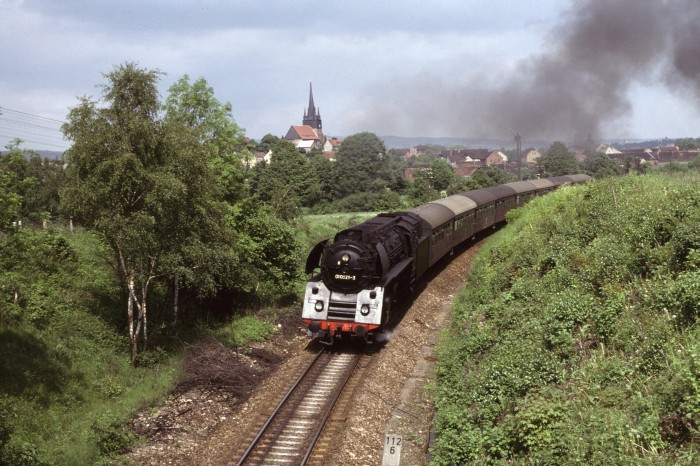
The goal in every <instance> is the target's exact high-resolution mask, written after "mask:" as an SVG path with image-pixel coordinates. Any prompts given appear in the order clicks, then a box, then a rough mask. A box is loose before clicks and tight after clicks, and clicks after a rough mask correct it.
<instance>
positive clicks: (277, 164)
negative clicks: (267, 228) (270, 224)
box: [253, 140, 318, 220]
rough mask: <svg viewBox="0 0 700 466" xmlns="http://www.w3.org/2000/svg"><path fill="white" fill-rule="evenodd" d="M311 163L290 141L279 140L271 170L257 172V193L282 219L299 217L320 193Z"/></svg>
mask: <svg viewBox="0 0 700 466" xmlns="http://www.w3.org/2000/svg"><path fill="white" fill-rule="evenodd" d="M309 168H310V166H309V162H308V159H307V158H306V156H305V155H303V154H301V153H300V152H299V151H298V150H297V149H296V147H294V144H292V143H291V142H290V141H286V140H279V141H278V142H277V143H276V144H275V145H274V146H273V148H272V158H271V160H270V165H269V167H264V168H263V167H261V168H259V169H257V170H256V171H255V173H256V175H257V177H256V179H255V181H254V183H253V185H254V191H253V192H254V194H256V195H257V196H258V197H259V198H260V199H261V200H263V201H265V202H266V203H267V204H269V205H270V206H271V207H272V211H273V212H274V213H275V215H277V216H278V217H279V218H282V219H285V220H289V219H292V218H294V217H296V216H298V215H299V212H300V211H299V209H300V208H301V206H302V205H309V204H310V202H311V201H312V200H313V199H314V197H315V196H316V195H317V193H318V180H316V179H315V178H314V177H313V173H312V172H311V171H310V170H309Z"/></svg>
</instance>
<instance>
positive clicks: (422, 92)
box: [363, 0, 700, 141]
mask: <svg viewBox="0 0 700 466" xmlns="http://www.w3.org/2000/svg"><path fill="white" fill-rule="evenodd" d="M547 37H548V39H549V40H548V42H549V44H550V45H549V46H548V48H547V50H546V52H544V53H542V54H541V55H537V56H531V57H528V58H527V59H525V60H522V61H521V62H520V63H518V64H517V65H516V66H514V67H512V68H510V69H503V68H502V65H501V64H499V63H498V62H497V60H496V58H497V57H494V58H495V59H494V64H493V65H492V66H490V67H489V69H485V70H471V69H469V68H468V65H469V64H468V63H465V64H464V70H463V71H460V70H458V71H457V72H454V71H453V72H450V73H449V75H447V76H445V75H438V74H430V75H427V74H426V75H422V76H418V77H413V78H410V79H406V78H405V77H403V76H402V77H400V78H396V79H394V80H393V81H394V82H392V83H391V84H387V85H386V86H383V85H380V86H377V87H375V88H374V91H375V93H374V94H373V95H372V94H370V95H369V101H368V102H366V106H365V108H366V109H367V112H366V114H365V115H363V118H364V119H365V121H364V124H365V125H366V126H367V127H378V128H382V131H385V132H386V133H384V134H396V133H399V134H405V133H406V132H407V131H410V132H411V133H413V134H418V135H425V134H426V132H429V133H431V134H439V135H445V136H448V135H449V136H461V137H497V138H501V139H503V136H504V133H505V134H508V128H509V127H512V128H514V129H516V130H517V131H519V132H520V134H522V135H524V136H525V137H526V138H527V139H529V140H534V139H546V140H554V139H559V140H569V141H584V140H585V139H586V138H587V137H588V136H589V135H592V136H593V137H594V138H596V137H599V136H600V135H601V133H602V131H601V130H602V129H605V130H606V131H605V133H607V134H610V133H611V132H614V131H615V130H624V125H625V117H627V116H629V115H630V113H631V111H632V102H631V101H630V97H629V91H630V88H631V86H632V85H633V84H635V83H641V84H650V83H664V84H665V85H667V86H668V87H669V88H670V89H672V90H673V91H674V92H681V93H683V94H684V96H686V97H687V98H688V99H689V101H690V102H691V103H692V104H694V105H695V106H696V108H698V109H700V1H699V0H584V1H576V2H573V3H572V6H571V9H570V10H568V11H567V12H566V13H565V14H564V16H563V17H562V19H561V21H560V22H559V24H557V25H555V26H554V27H553V28H552V30H551V31H549V33H548V36H547ZM387 122H391V127H387ZM392 131H393V132H392Z"/></svg>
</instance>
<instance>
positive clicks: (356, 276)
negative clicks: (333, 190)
mask: <svg viewBox="0 0 700 466" xmlns="http://www.w3.org/2000/svg"><path fill="white" fill-rule="evenodd" d="M589 180H591V177H590V176H588V175H584V174H576V175H566V176H557V177H552V178H541V179H534V180H527V181H516V182H513V183H508V184H503V185H498V186H492V187H489V188H483V189H476V190H473V191H466V192H461V193H458V194H454V195H452V196H448V197H444V198H441V199H438V200H435V201H432V202H428V203H427V204H423V205H420V206H418V207H415V208H413V209H410V210H406V211H401V212H392V213H382V214H379V215H377V216H376V217H373V218H371V219H369V220H367V221H365V222H363V223H360V224H358V225H356V226H353V227H351V228H348V229H346V230H342V231H340V232H338V233H337V234H336V235H335V237H334V238H333V240H332V241H330V240H329V239H326V240H323V241H321V242H319V243H318V244H317V245H316V246H315V247H314V248H313V249H312V250H311V252H310V253H309V255H308V257H307V260H306V273H307V274H308V275H309V276H310V278H309V280H308V282H307V284H306V290H305V293H304V302H303V309H302V320H303V322H304V323H305V324H306V325H308V331H307V333H308V335H309V337H312V338H318V340H319V341H320V342H322V343H325V344H333V343H334V342H335V341H336V340H338V339H342V338H343V337H350V338H351V339H363V340H366V341H381V340H384V339H385V338H386V330H387V324H388V323H389V322H390V319H391V318H392V307H393V306H394V305H395V304H396V303H398V302H400V301H401V300H402V299H404V298H405V297H406V296H409V295H411V294H412V293H413V292H414V291H415V290H416V287H417V286H419V285H420V284H421V281H422V280H423V279H424V278H425V274H426V272H428V271H429V270H430V269H431V267H433V266H434V265H435V264H436V263H438V262H439V261H440V260H441V259H443V258H444V257H445V256H447V255H449V254H450V253H451V252H452V251H453V250H454V249H455V248H456V247H458V246H459V245H460V244H462V243H463V242H465V241H467V240H469V239H472V238H474V237H475V236H476V235H477V234H478V233H480V232H482V231H484V230H487V229H489V228H493V227H496V226H497V225H498V224H500V223H502V222H504V221H505V219H506V213H507V212H508V211H509V210H511V209H515V208H518V207H521V206H522V205H524V204H526V203H527V202H528V201H529V200H530V199H532V198H533V197H535V196H541V195H543V194H546V193H548V192H550V191H552V190H554V189H557V188H558V187H560V186H562V185H565V184H580V183H585V182H587V181H589Z"/></svg>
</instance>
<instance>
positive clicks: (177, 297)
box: [173, 273, 180, 327]
mask: <svg viewBox="0 0 700 466" xmlns="http://www.w3.org/2000/svg"><path fill="white" fill-rule="evenodd" d="M179 300H180V274H179V273H175V283H174V284H173V327H177V319H178V315H177V311H178V304H179Z"/></svg>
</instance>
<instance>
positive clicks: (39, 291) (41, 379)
mask: <svg viewBox="0 0 700 466" xmlns="http://www.w3.org/2000/svg"><path fill="white" fill-rule="evenodd" d="M3 246H4V247H5V248H7V249H6V250H4V251H3V257H2V259H3V261H4V262H5V264H4V266H5V267H7V268H6V269H5V270H4V271H3V273H2V276H1V277H0V278H1V279H2V282H3V285H4V287H5V290H7V289H8V288H10V289H11V290H15V291H16V294H14V293H7V292H6V293H3V296H2V302H1V303H0V311H1V312H0V317H2V319H0V431H2V433H3V435H2V436H0V437H2V438H0V459H1V460H0V463H2V462H3V461H5V462H7V463H9V464H98V463H99V462H100V461H101V459H102V458H103V457H105V456H108V455H109V454H111V453H114V452H116V451H118V450H119V449H120V448H123V446H124V445H125V444H128V443H129V442H131V441H132V440H133V439H131V438H130V436H129V434H128V432H127V431H126V430H124V429H122V428H121V424H122V423H123V422H125V421H127V420H128V419H129V417H130V415H131V413H132V412H133V411H134V410H135V409H136V408H137V407H139V406H143V405H145V404H148V403H150V402H152V401H153V400H155V399H157V398H158V397H159V396H160V395H161V394H162V393H163V392H165V391H167V390H168V388H170V387H171V386H172V385H173V383H174V380H175V379H176V377H177V376H178V373H179V367H180V366H179V362H178V361H177V359H169V358H162V360H160V359H161V358H158V359H159V360H158V361H156V360H155V359H153V360H152V361H150V364H144V366H145V367H140V368H136V369H135V368H132V367H131V366H130V365H129V360H128V357H127V354H128V345H127V343H126V338H125V335H124V333H125V332H124V331H123V327H122V326H121V325H120V323H121V322H122V319H121V318H122V315H123V314H125V312H124V311H123V309H122V307H121V306H120V305H119V303H118V300H119V297H120V294H121V292H120V289H119V286H118V283H117V282H116V281H115V279H114V277H113V275H112V274H111V273H110V269H109V267H108V265H107V264H106V263H105V262H104V258H105V257H106V256H107V254H108V253H107V251H106V250H105V248H104V247H103V245H101V244H100V242H99V241H97V239H96V237H94V236H92V235H89V234H85V233H80V234H77V235H74V236H67V235H63V234H61V233H59V232H55V231H37V232H33V231H30V230H26V231H23V232H21V233H18V234H15V235H14V236H13V237H11V238H5V239H4V242H3ZM13 255H14V256H13ZM144 362H146V361H144Z"/></svg>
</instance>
